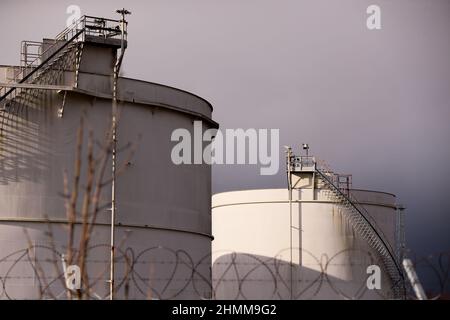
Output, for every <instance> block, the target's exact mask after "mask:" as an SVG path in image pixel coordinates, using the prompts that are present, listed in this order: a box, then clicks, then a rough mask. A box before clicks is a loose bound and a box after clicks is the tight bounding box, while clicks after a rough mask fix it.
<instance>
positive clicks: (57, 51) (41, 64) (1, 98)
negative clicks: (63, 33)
mask: <svg viewBox="0 0 450 320" xmlns="http://www.w3.org/2000/svg"><path fill="white" fill-rule="evenodd" d="M83 32H84V29H81V30H79V31H78V32H77V33H76V34H75V35H74V36H73V37H72V38H70V39H69V40H68V41H66V42H64V43H63V45H62V46H61V47H60V48H58V49H57V50H55V52H53V53H52V54H50V55H49V56H48V57H47V58H46V59H45V60H44V61H43V62H41V63H40V64H39V66H37V67H36V68H34V69H33V70H31V71H30V73H28V74H27V75H25V76H24V77H23V78H22V79H21V80H19V81H18V83H24V82H25V81H27V80H28V79H29V78H30V77H31V76H32V75H33V74H35V73H36V72H37V71H38V70H40V69H41V68H42V67H43V66H44V65H45V64H47V62H49V61H50V60H51V59H53V57H55V56H56V55H57V54H58V53H59V52H60V51H62V50H63V49H64V48H65V47H67V46H68V45H69V44H70V43H71V42H72V41H74V40H75V39H77V38H78V37H79V36H80V35H81V34H82V33H83ZM15 90H16V87H12V88H10V89H9V90H8V91H6V93H5V94H3V95H2V96H0V102H1V101H2V100H4V99H5V98H6V97H7V96H8V95H9V94H11V93H12V92H14V91H15Z"/></svg>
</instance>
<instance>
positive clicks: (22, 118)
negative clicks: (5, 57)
mask: <svg viewBox="0 0 450 320" xmlns="http://www.w3.org/2000/svg"><path fill="white" fill-rule="evenodd" d="M56 99H57V98H53V99H52V98H48V99H46V100H48V101H46V103H48V104H49V106H48V107H47V106H46V105H45V103H43V104H42V106H41V107H37V106H36V105H35V104H33V103H32V102H27V103H17V102H16V103H12V104H11V105H10V106H9V107H8V108H7V109H6V110H4V111H2V112H0V184H2V185H6V184H8V183H10V182H18V181H21V180H26V181H32V182H39V181H40V180H41V177H42V176H43V175H44V174H48V171H49V170H50V164H49V163H48V161H47V160H46V159H48V156H49V155H50V150H51V139H50V138H51V137H50V136H49V132H48V130H46V126H48V124H49V122H51V119H50V117H54V116H55V115H53V114H51V115H50V114H49V112H51V111H50V110H51V109H52V108H51V105H52V104H53V102H54V101H56ZM46 109H47V110H46Z"/></svg>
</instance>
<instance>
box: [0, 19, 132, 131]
mask: <svg viewBox="0 0 450 320" xmlns="http://www.w3.org/2000/svg"><path fill="white" fill-rule="evenodd" d="M121 28H126V23H125V24H122V23H121V21H119V20H111V19H104V18H98V17H91V16H83V17H81V18H80V19H79V20H77V21H76V22H74V23H73V24H72V25H71V26H69V27H68V28H66V29H64V30H63V31H62V32H60V33H59V34H58V35H57V36H56V37H55V39H53V40H51V41H50V42H49V41H47V42H42V43H41V42H34V41H23V42H22V50H21V66H20V67H18V68H15V69H14V75H13V77H12V79H11V81H10V82H8V83H3V84H0V118H1V120H0V137H1V136H3V135H4V134H5V131H6V128H7V126H8V125H11V124H12V122H13V121H14V118H15V117H16V116H18V115H19V113H20V112H21V110H23V109H24V108H26V107H28V106H33V105H37V106H41V105H42V104H43V103H42V101H43V100H44V99H45V97H46V96H47V93H48V92H49V90H50V91H51V90H53V91H55V90H61V91H63V92H67V90H70V89H73V88H76V87H77V85H78V77H79V67H80V62H81V55H82V52H83V45H84V42H85V41H86V40H87V39H93V38H99V39H117V37H119V36H120V35H121V32H120V30H121ZM125 34H126V31H125ZM31 48H35V49H36V48H37V52H36V51H32V50H31ZM67 71H73V78H72V79H70V78H67V75H66V74H67ZM63 99H65V96H64V98H63ZM60 113H61V112H60V111H58V115H59V116H61V115H62V113H61V114H60Z"/></svg>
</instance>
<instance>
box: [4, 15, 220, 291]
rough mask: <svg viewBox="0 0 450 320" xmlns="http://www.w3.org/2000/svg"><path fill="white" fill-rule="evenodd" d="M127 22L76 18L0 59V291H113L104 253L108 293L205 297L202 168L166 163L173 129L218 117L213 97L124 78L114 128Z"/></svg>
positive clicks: (207, 176)
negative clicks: (10, 62)
mask: <svg viewBox="0 0 450 320" xmlns="http://www.w3.org/2000/svg"><path fill="white" fill-rule="evenodd" d="M125 29H126V22H125V21H124V20H110V19H104V18H96V17H87V16H84V17H82V18H81V19H80V20H79V21H78V22H76V23H75V24H74V25H72V26H71V27H69V28H67V29H65V30H64V31H63V32H62V33H61V34H59V35H58V36H57V37H56V38H55V39H44V41H43V42H42V43H31V42H25V43H23V48H25V49H26V50H23V51H22V61H25V62H24V63H23V64H22V66H21V67H12V66H2V67H1V68H0V82H1V83H3V85H4V87H3V88H2V90H1V97H2V101H0V103H1V104H2V109H1V119H0V121H1V137H0V139H1V141H0V148H1V150H0V179H1V183H0V281H1V287H0V298H1V299H36V298H56V299H58V298H66V297H83V298H92V299H96V298H98V299H101V298H109V297H110V296H109V293H110V279H111V266H112V265H113V266H114V267H115V268H114V273H113V279H114V283H113V284H114V289H113V290H114V297H115V298H120V299H123V298H129V299H136V298H140V299H142V298H151V299H171V298H180V299H199V298H209V297H210V296H211V290H210V279H211V270H210V265H211V262H210V252H211V239H212V236H211V168H210V166H209V165H207V164H196V165H188V164H186V165H183V164H182V165H176V164H174V163H173V161H172V159H171V151H172V148H173V146H174V145H175V143H176V142H174V141H171V134H172V132H173V131H174V130H176V129H180V128H182V129H186V130H187V131H188V132H193V131H194V125H193V123H194V121H196V120H201V121H202V125H203V130H207V129H209V128H217V127H218V125H217V123H215V122H214V121H213V120H212V119H211V114H212V106H211V104H210V103H209V102H208V101H206V100H205V99H203V98H201V97H199V96H196V95H194V94H192V93H189V92H186V91H183V90H180V89H176V88H172V87H168V86H165V85H161V84H156V83H151V82H147V81H140V80H135V79H129V78H124V77H119V78H118V81H117V87H116V91H115V92H116V97H117V128H116V132H115V133H116V134H115V136H114V137H113V133H112V131H111V127H112V120H111V119H112V104H113V102H112V101H113V98H114V89H115V88H114V83H115V82H114V76H113V74H114V68H115V64H116V63H117V60H118V58H119V51H120V50H119V49H120V48H121V46H122V51H123V50H124V48H125V47H124V46H126V45H127V42H126V39H125V40H124V41H123V42H122V40H123V36H124V35H125V36H126V30H125ZM121 31H123V32H121ZM33 47H35V53H34V55H32V54H30V52H31V51H32V50H33ZM24 57H25V58H26V59H25V60H24V59H23V58H24ZM144 60H145V59H144ZM143 63H144V62H143ZM5 82H6V84H5ZM113 139H115V140H116V144H115V147H113V144H112V142H111V141H112V140H113ZM113 153H114V154H115V157H116V159H115V164H116V168H115V171H116V173H115V175H112V174H111V172H112V160H111V159H112V154H113ZM113 177H114V178H113ZM113 183H114V185H115V187H114V188H115V201H116V206H115V208H114V210H115V215H116V217H115V222H116V223H115V228H114V230H115V231H114V239H115V241H114V243H113V244H114V246H115V251H114V253H115V256H114V262H113V263H111V237H112V233H111V229H112V228H111V211H112V209H113V208H112V204H111V201H112V200H111V198H112V195H113V194H112V193H113V191H112V190H113V187H112V184H113ZM76 267H78V268H81V271H80V274H81V276H80V278H81V279H78V280H80V283H81V287H80V288H79V283H78V287H77V278H76V277H74V281H73V282H69V284H70V285H73V286H74V287H71V289H73V290H72V291H68V290H66V286H68V283H67V281H66V280H67V275H68V273H67V269H68V268H69V269H70V268H75V269H71V270H76ZM74 273H75V272H74ZM74 273H71V274H74Z"/></svg>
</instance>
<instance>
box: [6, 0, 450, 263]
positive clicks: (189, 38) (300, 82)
mask: <svg viewBox="0 0 450 320" xmlns="http://www.w3.org/2000/svg"><path fill="white" fill-rule="evenodd" d="M71 4H76V5H79V6H80V7H81V9H82V14H88V15H97V16H105V17H114V16H115V14H114V11H115V9H117V8H120V7H123V6H125V7H126V8H127V9H129V10H130V11H132V15H131V16H130V17H129V32H130V34H129V47H128V50H127V53H126V57H125V60H124V72H125V75H126V76H128V77H133V78H139V79H143V80H148V81H153V82H160V83H163V84H167V85H171V86H175V87H179V88H182V89H185V90H188V91H192V92H194V93H196V94H198V95H200V96H202V97H204V98H206V99H207V100H209V101H210V102H211V103H212V104H213V106H214V108H215V110H214V119H215V120H216V121H217V122H219V123H220V125H221V127H222V128H239V127H242V128H279V129H280V136H281V141H280V145H292V146H298V145H299V144H300V143H301V142H308V143H309V144H310V146H311V153H313V154H314V155H318V156H319V157H321V158H323V159H326V160H327V161H328V162H329V163H330V164H331V165H332V167H333V168H335V169H336V170H337V171H340V172H343V173H352V174H353V180H354V185H355V187H360V188H368V189H375V190H383V191H387V192H392V193H394V194H396V195H397V196H398V200H399V202H401V203H404V204H405V205H406V206H407V208H408V210H407V224H406V225H407V240H408V246H409V247H410V248H412V249H413V250H414V251H416V252H418V253H419V254H424V253H431V252H438V251H443V250H449V249H450V232H449V224H450V209H449V208H450V197H449V186H450V147H449V141H450V126H449V120H450V62H449V59H450V36H449V31H450V1H448V0H433V1H430V0H395V1H393V0H371V1H366V0H341V1H335V0H328V1H325V0H309V1H306V0H295V1H294V0H291V1H287V0H271V1H268V0H226V1H225V0H222V1H219V0H158V1H155V0H151V1H132V0H127V1H116V0H113V1H95V2H94V1H85V0H83V1H82V0H70V1H48V0H44V1H17V0H6V1H5V0H2V1H1V2H0V25H1V30H2V52H1V61H0V63H1V64H17V63H18V61H19V43H20V40H25V39H26V40H39V39H40V38H42V37H43V36H47V37H51V36H54V35H56V34H57V33H58V32H59V31H60V30H62V29H63V28H64V26H65V21H66V19H67V17H68V15H67V14H66V8H67V6H68V5H71ZM370 4H377V5H379V6H380V7H381V22H382V29H381V30H376V31H370V30H368V29H367V28H366V18H367V14H366V8H367V7H368V6H369V5H370ZM282 161H283V160H282ZM213 173H214V174H213V190H214V192H220V191H227V190H237V189H247V188H271V187H285V186H286V184H285V181H286V180H285V176H284V167H283V165H282V167H281V169H280V173H279V174H278V175H276V176H260V175H259V167H258V166H236V165H234V166H216V167H215V168H214V170H213Z"/></svg>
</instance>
